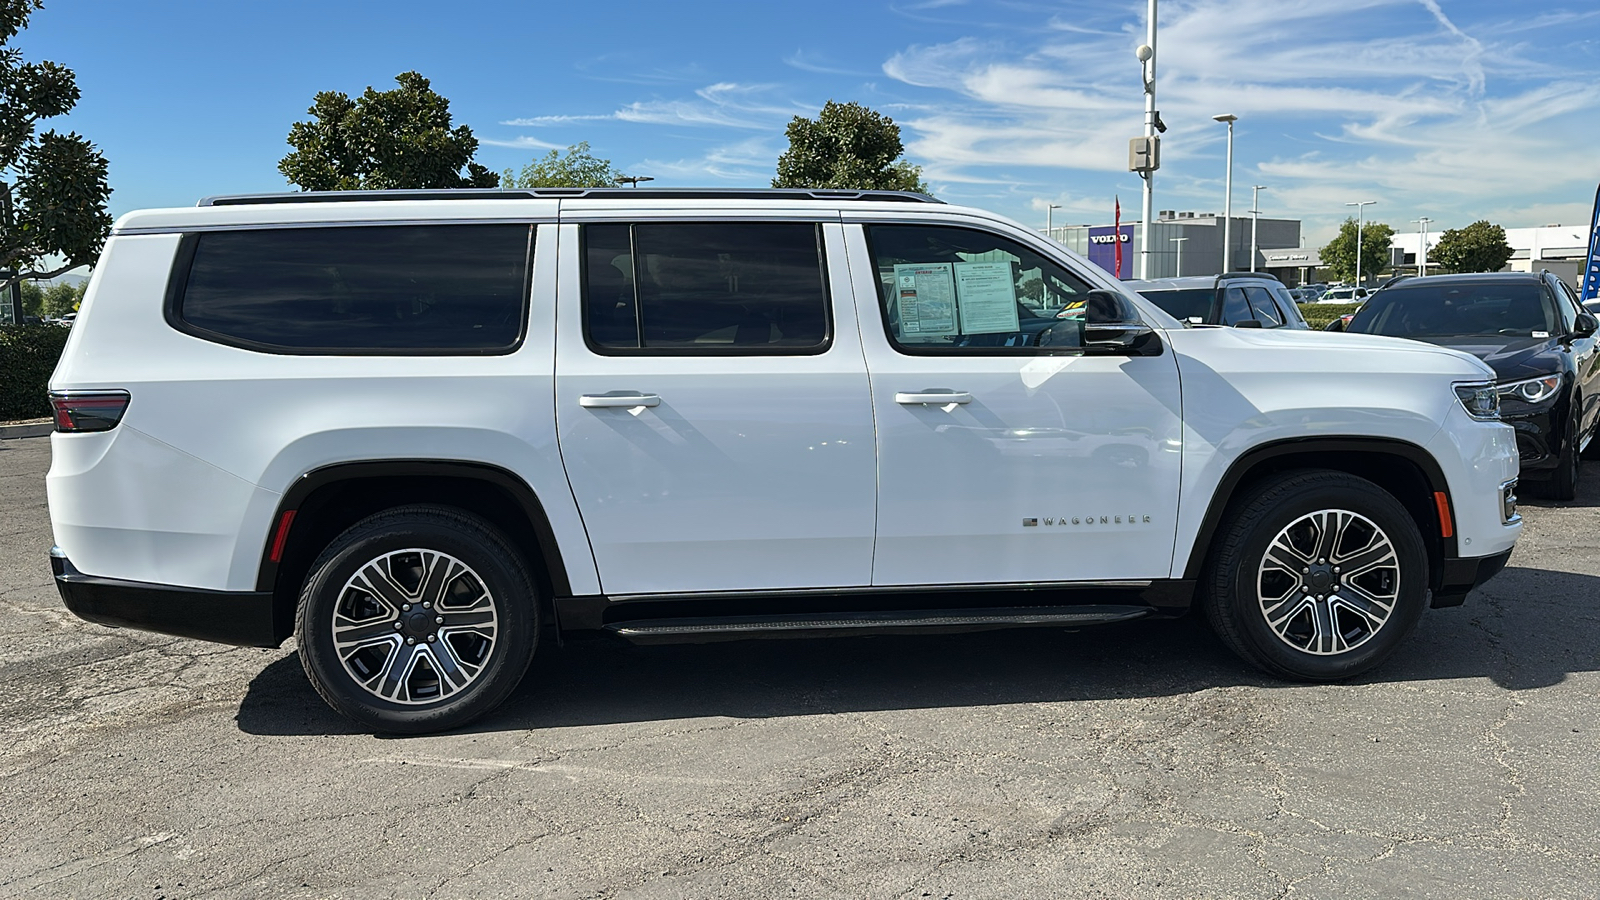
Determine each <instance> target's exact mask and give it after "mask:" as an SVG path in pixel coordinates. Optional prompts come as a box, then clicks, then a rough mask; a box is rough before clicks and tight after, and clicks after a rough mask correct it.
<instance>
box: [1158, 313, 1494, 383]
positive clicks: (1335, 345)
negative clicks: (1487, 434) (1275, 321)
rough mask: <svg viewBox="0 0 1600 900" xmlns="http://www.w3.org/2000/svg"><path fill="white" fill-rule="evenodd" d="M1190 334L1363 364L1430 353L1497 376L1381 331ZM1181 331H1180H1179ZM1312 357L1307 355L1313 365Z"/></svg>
mask: <svg viewBox="0 0 1600 900" xmlns="http://www.w3.org/2000/svg"><path fill="white" fill-rule="evenodd" d="M1184 332H1187V333H1190V334H1196V335H1198V334H1201V333H1208V334H1211V335H1213V337H1212V338H1211V340H1212V341H1216V342H1219V343H1221V344H1226V345H1232V346H1234V347H1236V348H1238V350H1239V351H1241V352H1247V353H1248V352H1249V351H1250V348H1260V349H1263V350H1265V349H1268V348H1272V349H1283V350H1292V351H1302V352H1309V353H1321V352H1323V351H1326V352H1328V353H1331V354H1335V356H1334V357H1321V356H1318V357H1316V359H1317V360H1318V361H1319V363H1320V362H1323V361H1327V360H1329V359H1337V358H1339V356H1338V355H1339V354H1343V355H1344V357H1345V358H1346V360H1347V361H1346V362H1345V363H1344V364H1345V365H1350V364H1357V365H1365V366H1370V365H1375V364H1376V363H1375V362H1374V359H1373V358H1372V357H1365V358H1363V359H1362V361H1361V362H1360V363H1355V358H1356V357H1364V355H1365V354H1368V353H1371V352H1373V351H1378V352H1382V353H1405V354H1411V355H1419V356H1431V357H1435V358H1444V359H1449V360H1451V362H1450V363H1448V364H1447V365H1448V366H1449V367H1450V368H1451V369H1453V370H1454V371H1456V372H1458V373H1459V375H1460V376H1461V377H1464V378H1474V379H1477V378H1484V379H1488V378H1495V379H1497V380H1498V377H1499V376H1497V375H1496V374H1495V373H1494V371H1493V369H1492V368H1491V367H1489V366H1487V365H1485V364H1484V362H1483V360H1482V359H1480V358H1478V357H1476V356H1473V355H1472V354H1470V353H1465V352H1463V351H1460V350H1457V349H1455V348H1452V347H1445V346H1441V345H1438V344H1429V343H1423V342H1422V341H1413V340H1409V339H1407V338H1396V337H1386V336H1384V335H1378V334H1357V333H1353V332H1339V331H1313V330H1306V329H1303V328H1225V327H1222V326H1203V325H1202V326H1199V327H1194V328H1188V329H1184ZM1180 334H1181V333H1180ZM1180 334H1175V335H1172V337H1173V338H1174V339H1176V340H1181V337H1180ZM1310 362H1311V358H1309V357H1308V358H1307V364H1310Z"/></svg>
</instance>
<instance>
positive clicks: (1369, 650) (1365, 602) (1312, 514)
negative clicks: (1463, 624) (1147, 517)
mask: <svg viewBox="0 0 1600 900" xmlns="http://www.w3.org/2000/svg"><path fill="white" fill-rule="evenodd" d="M1220 535H1221V537H1220V540H1219V542H1218V544H1217V546H1216V547H1215V549H1214V553H1213V557H1212V559H1211V561H1210V566H1209V567H1208V573H1207V578H1206V581H1205V585H1204V586H1205V589H1206V594H1205V596H1204V598H1203V603H1204V606H1205V610H1206V615H1207V618H1208V619H1209V620H1210V622H1211V625H1212V627H1213V629H1215V631H1216V632H1217V634H1218V635H1219V636H1220V637H1221V638H1222V640H1223V642H1224V643H1226V644H1227V645H1228V646H1229V648H1231V649H1232V650H1233V651H1234V652H1235V653H1237V654H1238V655H1239V656H1241V657H1243V658H1244V659H1245V660H1247V661H1249V662H1251V663H1253V664H1255V665H1256V666H1259V667H1260V668H1262V669H1265V670H1266V671H1268V672H1270V673H1272V674H1274V675H1279V676H1283V677H1287V678H1294V679H1300V680H1306V681H1335V680H1338V679H1341V678H1348V677H1350V676H1353V675H1357V674H1359V673H1361V672H1365V671H1367V670H1368V669H1371V668H1373V667H1375V666H1377V665H1379V664H1380V663H1382V662H1383V661H1384V660H1385V659H1387V658H1388V656H1389V655H1390V654H1391V653H1393V652H1394V650H1395V648H1396V647H1398V646H1399V644H1400V642H1401V641H1403V640H1404V639H1405V637H1406V635H1407V634H1409V633H1410V631H1411V629H1412V628H1413V627H1415V626H1416V623H1417V621H1418V619H1420V618H1421V616H1422V609H1423V606H1424V605H1425V604H1426V599H1427V565H1428V564H1427V554H1426V551H1425V550H1424V548H1423V544H1422V536H1421V534H1420V533H1419V531H1418V530H1417V525H1416V522H1415V521H1413V520H1412V518H1411V516H1410V514H1409V513H1407V512H1406V510H1405V508H1404V507H1403V506H1401V505H1400V503H1399V501H1397V500H1396V499H1395V498H1394V497H1393V496H1391V495H1390V494H1389V493H1388V492H1387V491H1384V490H1383V489H1382V488H1380V487H1378V486H1377V485H1376V484H1373V483H1372V482H1370V481H1367V480H1366V479H1363V478H1357V477H1356V476H1353V475H1348V474H1346V473H1343V472H1331V471H1303V472H1293V473H1286V474H1283V475H1279V476H1276V477H1274V478H1273V479H1271V480H1269V481H1266V482H1264V483H1262V484H1260V485H1258V486H1257V487H1256V488H1255V489H1254V490H1252V491H1251V492H1250V493H1249V494H1248V495H1247V496H1246V497H1244V498H1243V500H1242V502H1241V503H1240V504H1239V505H1238V506H1237V507H1236V508H1235V509H1234V510H1233V512H1232V514H1231V515H1230V516H1229V518H1228V520H1227V522H1226V523H1225V524H1224V526H1223V529H1222V531H1221V532H1220Z"/></svg>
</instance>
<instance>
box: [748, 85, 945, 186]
mask: <svg viewBox="0 0 1600 900" xmlns="http://www.w3.org/2000/svg"><path fill="white" fill-rule="evenodd" d="M786 134H787V135H788V137H789V149H788V150H785V151H784V153H783V155H782V156H780V157H778V177H777V178H774V179H772V186H773V187H807V188H843V189H851V190H890V191H918V192H920V193H924V194H926V193H927V192H928V186H927V185H926V184H925V183H923V181H922V167H920V166H914V165H912V164H911V163H909V162H907V161H905V160H903V159H901V158H900V156H901V154H902V153H904V152H905V146H904V145H903V144H901V143H900V126H898V125H896V124H895V123H894V120H893V119H891V118H889V117H888V116H884V115H880V114H878V113H876V112H873V111H872V110H870V109H868V108H867V107H865V106H862V105H861V104H859V103H835V102H833V101H832V100H829V101H828V102H827V104H826V105H824V106H823V107H822V112H821V113H819V114H818V115H817V117H816V118H815V119H808V118H806V117H805V116H795V117H794V119H793V120H791V121H790V122H789V128H788V130H787V132H786Z"/></svg>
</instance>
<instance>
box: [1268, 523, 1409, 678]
mask: <svg viewBox="0 0 1600 900" xmlns="http://www.w3.org/2000/svg"><path fill="white" fill-rule="evenodd" d="M1256 590H1257V598H1258V600H1259V603H1260V608H1261V613H1262V615H1263V616H1265V618H1266V622H1267V625H1268V627H1270V628H1271V630H1272V633H1273V634H1274V635H1276V636H1277V638H1278V639H1279V640H1280V641H1282V642H1283V643H1285V644H1287V645H1288V646H1290V647H1292V648H1294V649H1295V650H1299V651H1301V652H1303V653H1310V654H1314V655H1318V656H1331V655H1334V654H1339V653H1345V652H1348V651H1350V650H1353V649H1355V648H1357V647H1360V646H1361V645H1362V644H1365V643H1366V642H1367V641H1369V640H1371V639H1372V637H1373V636H1374V635H1376V634H1377V633H1378V631H1379V630H1380V629H1382V628H1383V626H1384V624H1385V623H1387V622H1388V621H1389V617H1390V616H1391V615H1392V613H1393V612H1394V606H1395V603H1396V602H1397V601H1398V599H1399V596H1400V558H1399V555H1398V554H1397V553H1396V552H1395V548H1394V544H1393V543H1392V542H1391V541H1390V539H1389V536H1388V535H1386V534H1384V532H1383V529H1382V528H1379V527H1378V526H1377V524H1376V523H1374V522H1373V521H1372V520H1371V519H1368V518H1367V517H1365V516H1362V515H1360V514H1358V513H1354V512H1350V511H1348V510H1340V509H1322V510H1318V511H1316V512H1312V513H1307V514H1306V515H1303V516H1301V517H1299V518H1297V519H1295V520H1294V521H1293V522H1291V523H1289V524H1288V525H1287V526H1285V527H1284V528H1283V529H1282V530H1281V531H1279V532H1278V534H1277V536H1276V537H1274V538H1273V539H1272V541H1271V542H1270V543H1269V544H1268V545H1267V551H1266V553H1265V554H1264V555H1263V557H1262V560H1261V564H1260V566H1259V568H1258V570H1257V574H1256Z"/></svg>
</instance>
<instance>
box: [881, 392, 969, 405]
mask: <svg viewBox="0 0 1600 900" xmlns="http://www.w3.org/2000/svg"><path fill="white" fill-rule="evenodd" d="M894 402H896V403H903V404H905V405H906V406H915V405H916V404H918V403H931V404H934V405H936V406H944V405H945V404H947V403H971V402H972V395H971V394H969V393H967V392H966V391H947V390H943V389H937V388H936V389H931V390H926V391H899V392H897V393H896V394H895V395H894Z"/></svg>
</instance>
